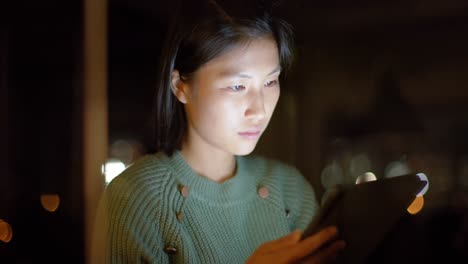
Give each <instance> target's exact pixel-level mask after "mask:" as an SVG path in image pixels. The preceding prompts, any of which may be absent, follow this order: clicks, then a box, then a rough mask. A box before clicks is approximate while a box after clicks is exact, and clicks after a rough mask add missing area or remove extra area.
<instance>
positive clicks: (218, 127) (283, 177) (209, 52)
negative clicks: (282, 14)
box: [97, 1, 344, 263]
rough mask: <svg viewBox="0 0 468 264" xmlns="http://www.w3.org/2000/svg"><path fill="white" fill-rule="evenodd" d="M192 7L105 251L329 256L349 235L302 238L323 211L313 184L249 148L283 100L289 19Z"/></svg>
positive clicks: (158, 256)
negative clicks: (147, 149)
mask: <svg viewBox="0 0 468 264" xmlns="http://www.w3.org/2000/svg"><path fill="white" fill-rule="evenodd" d="M187 2H193V1H187ZM197 4H200V3H197ZM185 9H186V10H187V11H186V12H185V13H184V12H183V13H182V14H190V15H186V16H184V15H182V16H178V21H177V22H178V23H177V24H176V25H177V26H176V27H174V28H172V29H171V30H170V32H171V35H170V36H169V37H168V42H167V44H166V48H165V51H164V52H163V56H162V62H161V65H162V67H161V70H160V73H161V76H160V77H159V85H158V87H157V89H158V90H157V96H156V102H155V103H156V109H155V110H156V111H155V125H156V129H155V132H156V149H157V151H158V153H157V154H154V155H148V156H146V157H144V158H142V159H140V160H139V161H137V162H136V163H135V164H134V165H132V166H131V167H130V168H128V169H127V170H126V171H125V172H123V173H122V174H121V175H120V176H119V177H117V178H116V179H115V180H114V181H112V182H111V183H110V185H109V186H108V188H107V190H106V193H105V197H104V201H105V204H106V206H105V208H106V211H105V212H106V213H107V215H106V216H107V219H108V220H109V221H108V226H107V227H105V228H104V230H106V231H107V232H108V235H107V236H106V241H105V242H106V243H107V245H106V248H105V249H104V250H103V251H99V252H98V253H97V254H100V255H102V256H104V257H105V258H106V260H107V262H112V263H127V262H131V263H134V262H138V263H139V262H142V263H169V262H170V263H245V262H248V263H296V262H301V261H306V260H307V261H310V263H324V262H325V261H326V260H328V259H330V258H332V257H333V256H334V255H336V254H337V252H338V251H339V249H341V248H342V247H343V246H344V243H343V242H342V241H338V242H334V243H330V244H327V242H329V241H331V240H332V239H334V238H335V237H336V235H337V231H336V228H333V227H330V228H327V229H324V230H323V231H321V232H319V233H317V234H316V235H314V236H311V237H308V238H305V239H301V231H299V230H301V229H304V228H305V227H306V226H307V224H308V223H309V222H310V221H311V219H312V218H313V216H314V215H315V213H316V212H317V203H316V201H315V197H314V192H313V190H312V188H311V186H310V185H309V183H308V182H307V181H306V180H305V179H304V177H303V176H302V175H301V174H300V173H299V172H298V171H297V170H296V169H294V168H292V167H290V166H287V165H285V164H282V163H280V162H277V161H271V160H267V159H264V158H261V157H248V156H246V155H247V154H249V153H251V152H252V151H253V149H254V148H255V146H256V144H257V141H258V140H259V138H260V136H261V135H262V133H263V132H264V131H265V129H266V127H267V125H268V122H269V120H270V118H271V116H272V114H273V111H274V109H275V106H276V103H277V101H278V98H279V95H280V83H279V76H280V73H281V71H283V70H285V69H287V68H288V66H289V63H290V61H291V57H292V52H291V49H292V44H291V30H290V28H289V27H288V25H287V24H286V23H285V22H283V21H279V20H276V19H274V18H272V17H270V16H268V15H265V14H262V15H260V16H250V17H249V18H239V17H234V16H232V15H228V14H227V13H226V12H225V11H224V10H222V8H221V7H220V6H219V5H217V4H216V3H214V2H213V1H209V2H208V3H206V6H204V7H202V8H200V10H203V12H194V10H193V9H192V7H189V8H187V7H185ZM101 213H102V212H101ZM100 219H101V220H102V219H104V217H103V216H102V215H101V216H100ZM294 230H296V231H294ZM325 244H327V245H326V246H324V245H325Z"/></svg>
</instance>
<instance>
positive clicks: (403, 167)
mask: <svg viewBox="0 0 468 264" xmlns="http://www.w3.org/2000/svg"><path fill="white" fill-rule="evenodd" d="M408 173H410V169H409V166H408V164H407V163H406V162H405V161H402V160H396V161H392V162H390V163H389V164H388V165H387V167H386V168H385V173H384V175H385V177H386V178H390V177H395V176H401V175H405V174H408Z"/></svg>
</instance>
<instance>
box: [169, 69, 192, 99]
mask: <svg viewBox="0 0 468 264" xmlns="http://www.w3.org/2000/svg"><path fill="white" fill-rule="evenodd" d="M187 88H188V84H187V83H185V82H184V81H182V80H181V79H180V74H179V71H178V70H174V71H172V74H171V90H172V93H173V94H174V95H175V97H177V99H178V100H179V102H181V103H183V104H186V103H187V99H188V96H187V91H188V89H187Z"/></svg>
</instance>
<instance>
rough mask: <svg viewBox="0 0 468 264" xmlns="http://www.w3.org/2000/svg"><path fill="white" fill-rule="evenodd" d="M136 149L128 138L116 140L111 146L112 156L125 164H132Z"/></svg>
mask: <svg viewBox="0 0 468 264" xmlns="http://www.w3.org/2000/svg"><path fill="white" fill-rule="evenodd" d="M135 152H136V150H135V148H134V146H133V144H132V143H131V142H129V141H127V140H122V139H119V140H116V141H115V142H114V143H112V144H111V146H110V156H111V157H112V158H115V159H118V160H120V161H122V162H123V163H124V164H126V165H128V164H130V163H131V162H132V161H133V159H134V158H135V154H136V153H135Z"/></svg>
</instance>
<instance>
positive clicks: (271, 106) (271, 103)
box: [265, 89, 280, 114]
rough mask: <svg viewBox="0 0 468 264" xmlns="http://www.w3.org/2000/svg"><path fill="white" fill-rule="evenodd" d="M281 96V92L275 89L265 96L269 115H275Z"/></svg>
mask: <svg viewBox="0 0 468 264" xmlns="http://www.w3.org/2000/svg"><path fill="white" fill-rule="evenodd" d="M279 96H280V90H279V89H275V90H273V91H270V92H269V93H268V94H267V95H266V96H265V108H266V109H267V112H268V113H269V114H271V113H273V111H274V110H275V107H276V104H277V103H278V100H279Z"/></svg>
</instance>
